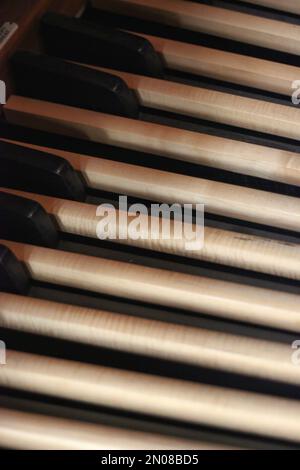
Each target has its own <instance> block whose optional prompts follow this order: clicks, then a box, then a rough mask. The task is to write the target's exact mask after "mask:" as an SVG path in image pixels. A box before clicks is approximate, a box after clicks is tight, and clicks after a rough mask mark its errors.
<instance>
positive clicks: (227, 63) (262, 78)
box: [139, 33, 299, 97]
mask: <svg viewBox="0 0 300 470" xmlns="http://www.w3.org/2000/svg"><path fill="white" fill-rule="evenodd" d="M139 34H140V36H143V37H144V38H146V39H148V40H149V41H150V42H151V43H152V45H153V46H154V48H155V49H156V51H157V52H158V53H159V54H160V56H161V57H162V59H163V61H164V63H165V65H166V67H168V68H170V69H174V70H179V71H183V72H188V73H192V74H195V75H203V76H204V77H209V78H214V79H217V80H222V81H227V82H231V83H235V84H237V85H244V86H247V87H252V88H258V89H262V90H266V91H268V92H273V93H278V94H281V95H287V96H290V97H291V96H292V93H293V92H294V91H295V89H294V88H293V82H294V81H296V80H298V79H299V78H298V77H299V68H298V67H295V66H291V65H286V64H281V63H279V62H271V61H270V60H263V59H257V58H256V57H250V56H245V55H241V54H235V53H231V52H225V51H221V50H217V49H212V48H209V47H203V46H198V45H194V44H187V43H184V42H179V41H173V40H170V39H165V38H160V37H156V36H151V35H147V34H141V33H139Z"/></svg>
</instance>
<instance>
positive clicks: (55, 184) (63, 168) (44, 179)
mask: <svg viewBox="0 0 300 470" xmlns="http://www.w3.org/2000/svg"><path fill="white" fill-rule="evenodd" d="M0 184H1V185H2V186H6V187H11V188H16V189H23V190H25V191H31V192H37V193H42V194H46V195H49V196H56V197H62V198H65V199H74V200H76V201H82V200H84V198H85V188H84V184H83V182H82V180H81V178H80V176H79V175H78V174H77V173H76V171H75V170H74V169H73V167H72V166H71V164H70V163H69V162H68V161H67V160H65V159H64V158H61V157H58V156H56V155H52V154H50V153H44V152H39V151H37V150H32V149H28V148H24V147H21V146H19V145H15V144H10V143H7V142H3V141H1V142H0Z"/></svg>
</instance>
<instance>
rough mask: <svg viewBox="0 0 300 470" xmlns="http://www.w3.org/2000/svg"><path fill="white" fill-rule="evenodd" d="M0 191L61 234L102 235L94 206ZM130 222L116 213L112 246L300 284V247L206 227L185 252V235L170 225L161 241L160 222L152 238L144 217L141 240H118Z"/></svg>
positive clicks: (147, 219) (142, 217)
mask: <svg viewBox="0 0 300 470" xmlns="http://www.w3.org/2000/svg"><path fill="white" fill-rule="evenodd" d="M110 176H111V177H112V175H110ZM141 183H142V182H141ZM177 189H178V188H177ZM0 191H4V192H9V193H11V194H16V195H19V196H21V197H25V198H28V199H31V200H34V201H37V202H38V203H39V204H41V205H42V207H43V208H44V209H45V211H46V212H47V213H48V214H50V215H51V216H52V217H53V218H54V219H55V221H56V224H57V227H58V228H59V230H61V231H62V232H66V233H72V234H75V235H80V236H85V237H91V238H96V239H97V238H99V236H100V235H101V234H100V231H99V230H98V228H97V227H98V223H99V222H100V220H101V217H100V216H99V215H97V213H96V210H97V206H95V205H91V204H84V203H79V202H74V201H69V200H65V199H58V198H53V197H47V196H41V195H38V194H33V193H28V192H24V191H17V190H13V189H5V188H0ZM131 220H132V218H130V216H129V217H128V220H127V218H124V217H120V212H119V211H116V219H115V221H114V222H112V223H114V227H113V232H114V231H115V233H116V235H117V238H116V239H113V240H112V241H113V242H116V243H122V244H126V245H131V246H135V247H139V248H143V249H148V250H154V251H159V252H162V253H169V254H172V255H178V256H185V257H187V258H192V259H199V260H205V261H209V262H212V263H218V264H223V265H225V266H226V265H227V266H234V267H238V268H242V269H247V270H253V271H256V272H263V273H267V274H272V275H274V276H282V277H286V278H290V279H297V280H300V244H292V243H282V242H280V241H277V240H272V239H269V238H262V237H256V236H253V235H248V234H247V235H246V234H243V233H238V232H230V231H226V230H220V229H216V228H211V227H205V229H204V245H203V247H201V246H199V248H198V249H195V250H188V249H187V248H186V244H187V243H188V242H189V240H188V239H187V238H186V237H185V236H184V234H183V237H182V238H181V239H178V238H177V239H176V238H175V236H174V233H175V232H174V224H173V222H171V223H170V227H171V230H170V238H166V237H162V235H161V228H162V225H161V223H159V222H158V223H157V226H158V227H159V229H160V230H159V231H158V235H159V237H158V238H157V239H155V238H153V237H152V236H151V219H150V217H148V216H146V215H140V216H139V220H143V221H144V223H143V224H142V226H143V227H145V231H143V234H141V235H142V236H143V238H142V237H141V238H138V239H134V238H130V237H129V238H127V239H124V238H122V237H121V238H120V237H119V234H122V233H127V232H128V225H129V223H130V221H131ZM152 220H153V219H152ZM195 230H196V229H195V226H192V227H191V233H195ZM101 233H102V232H101Z"/></svg>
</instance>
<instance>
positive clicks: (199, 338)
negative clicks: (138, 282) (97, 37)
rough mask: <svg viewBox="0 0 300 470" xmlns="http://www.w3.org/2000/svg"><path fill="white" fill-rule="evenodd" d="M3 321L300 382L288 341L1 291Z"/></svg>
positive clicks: (21, 328)
mask: <svg viewBox="0 0 300 470" xmlns="http://www.w3.org/2000/svg"><path fill="white" fill-rule="evenodd" d="M0 301H1V302H0V326H1V327H3V328H9V329H13V330H16V331H24V332H27V333H33V334H38V335H46V336H50V337H55V338H60V339H64V340H70V341H74V342H77V343H78V342H79V343H84V344H89V345H93V346H96V347H105V348H110V349H113V350H117V351H125V352H129V353H134V354H142V355H146V356H150V357H156V358H159V359H163V360H171V361H177V362H180V363H184V364H190V365H194V366H200V367H201V366H202V367H208V368H211V369H214V370H221V371H227V372H233V373H238V374H242V375H246V376H252V377H256V378H261V379H264V380H265V379H269V380H275V381H279V382H285V383H290V384H294V385H300V368H299V367H295V365H294V364H293V363H292V361H291V354H292V352H293V350H292V349H291V347H290V345H283V344H280V343H272V342H270V341H264V340H259V339H254V338H251V337H243V336H237V335H232V334H226V333H218V332H215V331H210V330H205V329H201V328H191V327H187V326H183V325H176V324H172V323H166V322H159V321H155V320H147V319H143V318H139V317H138V316H136V313H138V307H136V309H135V310H136V311H135V312H134V313H135V315H134V316H133V315H132V316H130V315H123V314H118V313H115V312H113V313H112V312H107V311H103V310H92V309H88V308H84V307H78V306H74V305H66V304H60V303H55V302H49V301H46V300H40V299H34V298H30V297H22V296H16V295H13V294H6V293H1V292H0Z"/></svg>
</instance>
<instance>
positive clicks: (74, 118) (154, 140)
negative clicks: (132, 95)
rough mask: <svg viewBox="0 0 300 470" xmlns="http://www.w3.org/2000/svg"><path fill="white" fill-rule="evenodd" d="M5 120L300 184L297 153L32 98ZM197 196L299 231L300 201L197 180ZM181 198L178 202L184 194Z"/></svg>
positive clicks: (17, 103) (224, 210)
mask: <svg viewBox="0 0 300 470" xmlns="http://www.w3.org/2000/svg"><path fill="white" fill-rule="evenodd" d="M5 115H6V118H7V120H8V122H11V123H13V124H17V125H23V126H25V127H32V128H35V129H40V130H45V131H49V132H52V133H57V134H63V135H67V136H73V137H79V138H83V139H86V140H91V141H94V142H101V143H104V144H109V145H114V146H119V147H123V148H127V149H133V150H138V151H145V152H150V153H153V154H158V155H162V156H165V157H168V158H170V159H179V160H184V161H192V162H194V163H199V164H204V165H208V166H212V167H217V168H222V169H226V170H230V171H239V172H241V173H245V174H250V175H252V176H260V177H267V178H269V179H274V180H277V181H281V182H288V180H289V182H291V181H293V182H294V183H295V179H297V176H298V175H299V170H300V158H299V156H298V154H296V153H291V152H286V151H283V150H279V149H273V148H269V147H262V146H258V145H253V144H247V143H244V142H239V141H233V140H229V139H223V138H220V137H215V136H210V135H206V134H200V133H197V132H190V131H186V130H182V129H176V128H172V127H167V126H162V125H158V124H153V123H147V122H143V121H137V120H134V119H127V118H122V117H119V116H113V115H108V114H102V113H96V112H93V111H88V110H83V109H79V108H74V107H70V106H63V105H58V104H54V103H50V102H43V101H39V100H33V99H30V98H23V97H17V96H14V97H11V98H10V99H9V100H8V102H7V104H6V105H5ZM171 165H172V162H171V163H170V166H171ZM298 183H299V181H298ZM200 184H201V187H200ZM164 190H165V188H164ZM197 192H198V200H197V202H198V203H204V204H205V205H206V206H207V207H206V208H207V210H208V211H209V212H212V213H215V214H222V215H225V216H228V217H233V218H238V219H242V220H248V221H253V222H257V223H261V224H266V225H271V226H275V227H280V228H285V229H288V230H294V231H299V229H300V205H299V200H298V199H297V198H294V197H289V196H283V195H279V194H274V193H273V194H272V193H269V192H266V191H259V190H254V189H249V188H243V187H239V186H234V185H230V184H226V183H219V182H215V181H209V180H204V179H202V180H200V179H199V180H198V189H197ZM177 198H178V199H176V202H179V201H180V195H179V193H178V194H177ZM188 203H193V200H189V201H188Z"/></svg>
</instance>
